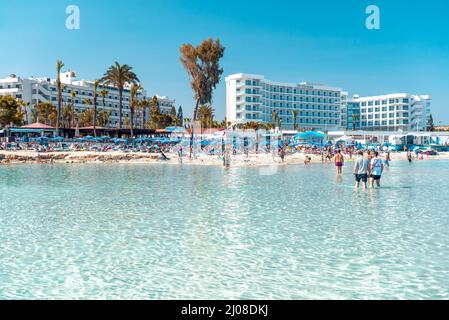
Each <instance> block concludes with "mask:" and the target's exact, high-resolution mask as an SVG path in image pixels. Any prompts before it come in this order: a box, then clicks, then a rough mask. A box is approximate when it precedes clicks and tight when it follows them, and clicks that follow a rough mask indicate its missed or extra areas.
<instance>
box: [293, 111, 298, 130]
mask: <svg viewBox="0 0 449 320" xmlns="http://www.w3.org/2000/svg"><path fill="white" fill-rule="evenodd" d="M297 120H298V110H293V130H295V131H296V130H298V123H297Z"/></svg>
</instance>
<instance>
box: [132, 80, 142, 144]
mask: <svg viewBox="0 0 449 320" xmlns="http://www.w3.org/2000/svg"><path fill="white" fill-rule="evenodd" d="M140 88H141V87H140V85H138V84H133V85H132V86H131V92H130V97H131V98H130V99H129V110H130V111H131V119H130V120H131V121H130V122H131V123H130V125H131V139H132V138H133V137H134V131H133V129H134V112H135V109H136V106H137V94H138V93H139V90H140Z"/></svg>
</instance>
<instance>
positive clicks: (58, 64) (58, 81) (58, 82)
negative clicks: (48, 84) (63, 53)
mask: <svg viewBox="0 0 449 320" xmlns="http://www.w3.org/2000/svg"><path fill="white" fill-rule="evenodd" d="M63 67H64V63H63V62H62V61H61V60H58V61H56V72H57V79H56V85H57V87H58V110H57V115H56V133H57V134H59V125H60V124H59V121H60V119H61V114H62V83H61V70H62V68H63Z"/></svg>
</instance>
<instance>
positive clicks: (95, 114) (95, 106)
mask: <svg viewBox="0 0 449 320" xmlns="http://www.w3.org/2000/svg"><path fill="white" fill-rule="evenodd" d="M99 85H100V80H95V81H94V137H96V136H97V113H98V112H97V99H98V94H97V91H98V86H99Z"/></svg>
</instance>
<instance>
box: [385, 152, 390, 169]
mask: <svg viewBox="0 0 449 320" xmlns="http://www.w3.org/2000/svg"><path fill="white" fill-rule="evenodd" d="M390 161H391V156H390V152H387V154H386V155H385V166H386V167H390Z"/></svg>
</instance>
